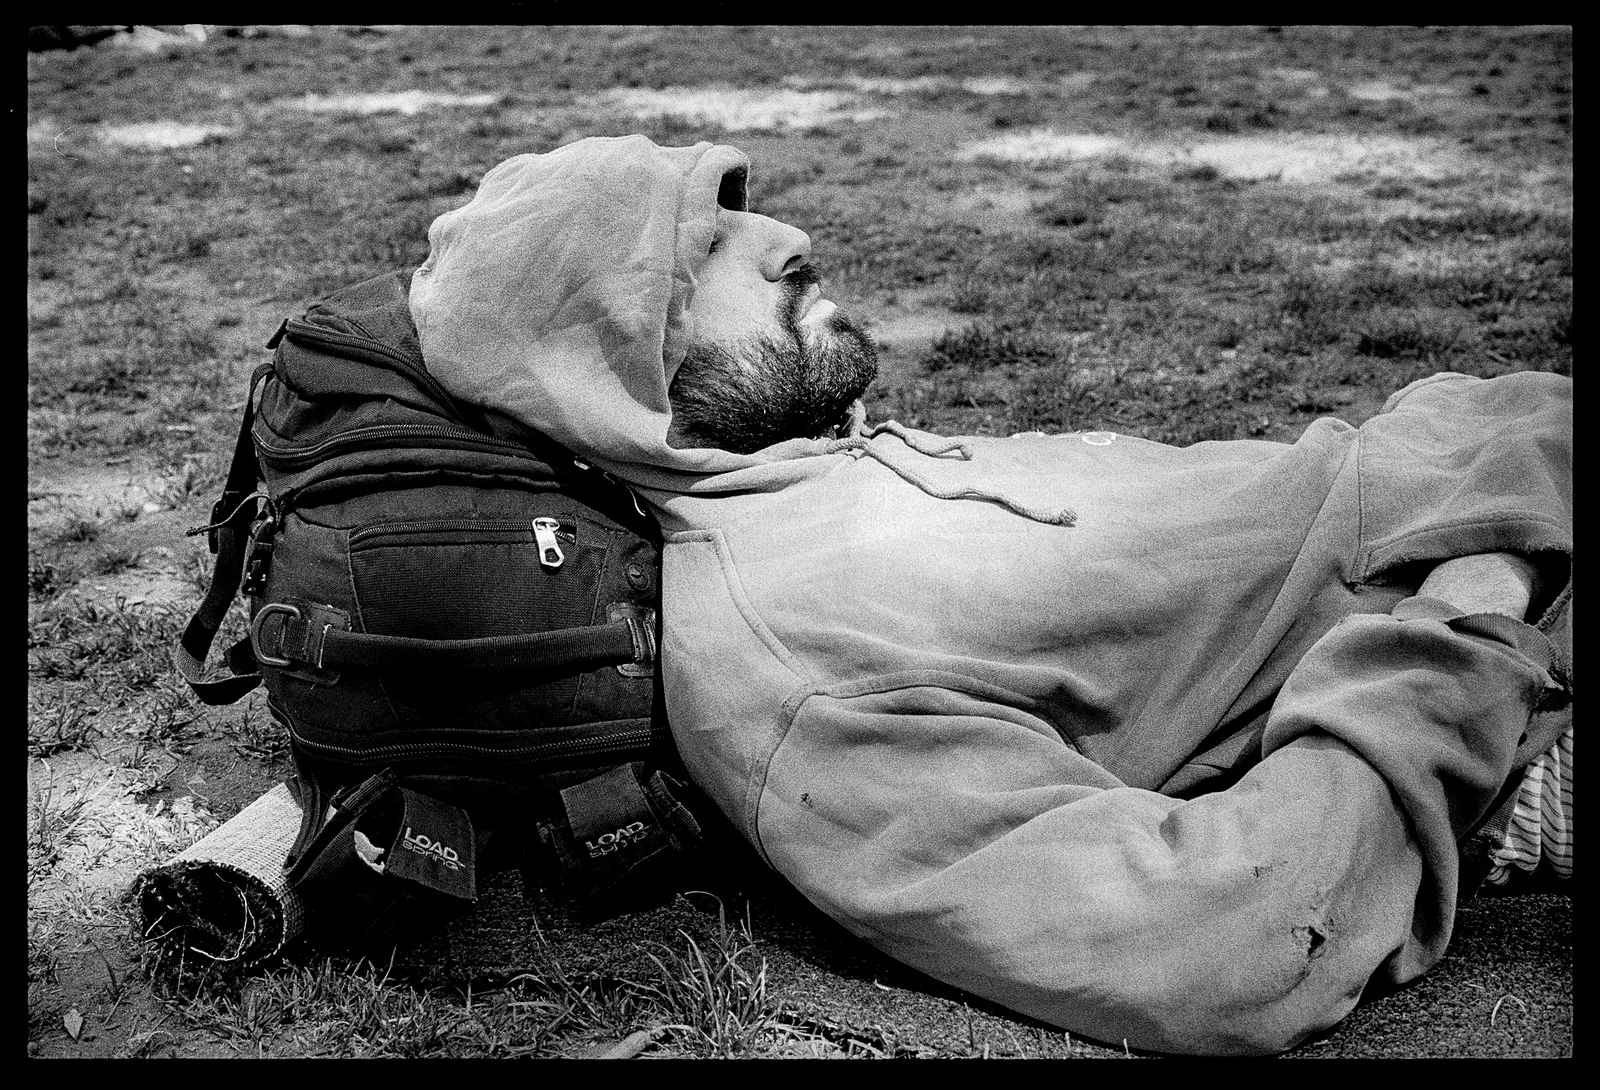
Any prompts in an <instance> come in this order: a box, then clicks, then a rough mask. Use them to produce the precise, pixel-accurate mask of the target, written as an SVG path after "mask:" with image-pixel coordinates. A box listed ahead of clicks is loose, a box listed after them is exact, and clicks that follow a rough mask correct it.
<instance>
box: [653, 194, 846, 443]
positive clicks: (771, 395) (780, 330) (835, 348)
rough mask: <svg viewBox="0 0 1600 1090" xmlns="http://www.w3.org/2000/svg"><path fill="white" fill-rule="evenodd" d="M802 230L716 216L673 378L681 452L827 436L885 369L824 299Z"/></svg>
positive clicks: (734, 215) (748, 217)
mask: <svg viewBox="0 0 1600 1090" xmlns="http://www.w3.org/2000/svg"><path fill="white" fill-rule="evenodd" d="M810 258H811V240H810V239H809V238H807V237H806V234H805V232H804V231H801V230H799V229H798V228H795V227H790V226H789V225H788V224H784V223H779V222H778V221H777V220H774V219H769V218H767V217H766V216H759V215H755V214H754V213H750V212H730V211H728V210H727V209H721V208H719V209H718V210H717V232H716V237H715V239H714V241H713V243H712V247H711V252H710V253H709V254H708V255H707V257H706V260H705V263H704V265H703V266H702V267H701V269H700V271H699V274H698V276H697V286H696V288H695V292H694V296H693V297H692V298H691V299H690V300H689V308H688V309H689V316H690V318H691V319H692V321H693V328H694V341H693V343H692V345H691V346H690V348H689V351H688V353H687V355H685V357H684V360H683V364H682V366H681V367H679V369H678V373H677V374H676V375H675V376H674V378H673V380H672V386H671V389H670V390H669V396H670V397H671V400H672V408H673V418H672V427H671V429H670V430H669V432H668V434H667V440H668V442H669V443H671V444H672V445H673V446H675V447H679V448H683V447H717V448H721V449H723V450H730V451H734V452H736V453H740V454H749V453H752V452H754V451H757V450H760V449H762V448H763V447H767V446H771V445H772V444H773V443H777V442H781V441H782V440H784V439H794V438H814V437H817V436H820V435H825V434H829V433H831V432H832V430H833V429H834V428H835V427H836V426H838V425H839V424H840V423H842V422H844V420H845V419H846V417H847V415H848V412H849V409H850V406H851V404H852V403H854V402H855V401H856V399H857V398H859V397H860V396H861V394H862V393H863V392H864V391H865V390H866V388H867V385H868V384H869V383H871V381H872V380H873V378H875V377H876V376H877V373H878V354H877V349H876V348H875V347H874V346H873V344H872V341H871V339H870V338H869V337H867V335H866V334H865V333H864V332H862V331H861V330H860V329H859V328H858V327H857V326H856V325H855V324H854V323H852V322H851V321H850V320H849V319H847V318H846V317H845V316H844V315H843V314H840V313H839V312H838V311H837V310H836V309H835V308H834V305H833V303H831V302H829V301H828V300H826V299H823V298H822V293H821V290H820V284H819V282H818V277H817V274H816V271H815V270H814V269H813V268H812V266H811V264H810Z"/></svg>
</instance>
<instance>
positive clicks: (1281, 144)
mask: <svg viewBox="0 0 1600 1090" xmlns="http://www.w3.org/2000/svg"><path fill="white" fill-rule="evenodd" d="M956 156H957V158H959V159H962V160H968V161H971V160H978V159H991V160H996V161H1000V162H1020V163H1032V164H1057V163H1073V162H1082V161H1086V160H1096V159H1108V158H1112V157H1121V158H1123V159H1128V160H1132V161H1134V162H1139V163H1144V164H1149V165H1152V166H1157V167H1164V168H1168V169H1173V168H1181V167H1185V166H1190V167H1192V166H1209V167H1212V168H1214V169H1215V170H1216V171H1217V172H1218V173H1219V174H1220V175H1221V176H1222V177H1225V178H1235V179H1239V180H1242V181H1260V180H1264V179H1270V180H1273V181H1281V182H1287V183H1293V184H1299V185H1328V184H1331V183H1333V182H1335V181H1336V180H1338V179H1341V178H1343V177H1346V176H1349V175H1351V174H1353V173H1357V172H1366V173H1372V174H1378V175H1382V176H1384V177H1401V178H1412V179H1425V180H1434V179H1438V178H1442V177H1447V176H1449V175H1450V174H1452V173H1456V172H1459V171H1461V170H1463V169H1466V167H1465V161H1464V160H1463V157H1462V156H1461V155H1460V153H1459V152H1458V151H1456V150H1455V149H1454V148H1453V147H1451V146H1450V145H1447V144H1445V143H1444V142H1442V141H1438V140H1420V139H1405V138H1401V137H1375V136H1374V137H1367V136H1354V135H1350V136H1336V135H1319V134H1283V135H1273V136H1238V137H1224V138H1218V139H1210V140H1195V139H1192V138H1191V139H1187V140H1175V139H1158V138H1140V137H1123V136H1107V135H1102V134H1097V133H1061V132H1056V131H1055V130H1053V129H1048V128H1046V129H1035V130H1031V131H1028V132H1022V133H1007V134H1005V135H1002V136H996V137H991V138H989V139H987V140H982V141H977V142H974V143H970V144H966V145H964V146H963V147H961V148H960V149H958V150H957V152H956Z"/></svg>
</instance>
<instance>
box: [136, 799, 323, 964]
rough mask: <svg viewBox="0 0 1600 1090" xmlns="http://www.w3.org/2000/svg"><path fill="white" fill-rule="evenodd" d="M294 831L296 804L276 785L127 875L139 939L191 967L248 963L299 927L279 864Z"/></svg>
mask: <svg viewBox="0 0 1600 1090" xmlns="http://www.w3.org/2000/svg"><path fill="white" fill-rule="evenodd" d="M299 832H300V805H299V803H298V802H296V801H295V797H294V795H293V793H292V792H290V790H289V785H288V784H282V783H280V784H279V785H278V786H277V787H274V788H273V789H272V790H271V791H268V792H267V793H266V794H265V795H262V796H261V797H260V798H258V799H256V801H254V802H252V803H251V804H250V805H249V806H246V807H245V808H244V809H243V810H241V811H239V813H238V814H237V815H236V816H235V817H233V818H232V819H230V820H229V821H227V822H225V823H224V824H223V825H221V826H220V827H219V828H217V829H215V830H213V831H212V832H211V833H210V834H208V835H207V836H205V837H203V838H201V839H200V840H198V841H196V842H195V843H194V844H192V845H190V846H189V847H188V848H185V849H184V850H183V851H182V852H180V853H179V854H178V855H177V856H176V857H174V858H173V859H172V860H171V861H169V862H167V863H164V864H162V865H161V866H159V867H152V868H151V869H150V870H147V871H145V872H144V873H143V874H141V875H140V876H139V877H138V878H137V879H135V880H134V883H133V886H132V889H131V890H130V893H129V897H130V899H131V901H132V904H133V909H134V913H135V918H136V920H137V922H138V926H139V929H140V932H141V933H142V935H143V936H144V938H145V939H146V940H147V941H149V942H151V943H154V944H155V945H156V946H157V947H158V948H159V949H161V950H163V951H164V952H166V953H170V954H171V956H172V957H173V958H180V957H181V958H183V959H185V960H187V961H188V964H189V965H190V966H192V967H195V968H199V965H197V962H200V963H204V962H205V961H206V960H207V959H209V960H210V961H212V962H218V963H225V964H227V965H229V966H231V967H234V968H241V969H242V968H249V967H250V966H252V965H255V964H256V963H258V962H261V961H264V960H266V959H267V958H269V957H271V956H272V955H274V954H276V953H277V952H278V951H279V950H281V949H283V947H284V946H285V945H286V944H287V943H288V942H289V941H290V940H292V939H294V938H295V937H297V936H298V935H300V934H301V933H302V932H303V931H304V930H305V924H306V909H305V904H304V902H303V901H302V900H301V898H300V896H299V895H298V894H297V893H295V891H294V890H293V889H291V888H290V886H289V881H288V877H287V875H286V874H285V872H284V861H285V860H286V859H287V858H288V856H289V849H290V848H291V847H292V846H293V845H294V842H295V838H296V837H297V836H298V835H299Z"/></svg>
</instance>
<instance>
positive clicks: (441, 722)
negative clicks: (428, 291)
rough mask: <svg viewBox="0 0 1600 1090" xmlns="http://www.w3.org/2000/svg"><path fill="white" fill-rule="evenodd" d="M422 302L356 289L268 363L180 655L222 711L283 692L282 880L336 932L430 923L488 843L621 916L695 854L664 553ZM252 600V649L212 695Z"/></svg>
mask: <svg viewBox="0 0 1600 1090" xmlns="http://www.w3.org/2000/svg"><path fill="white" fill-rule="evenodd" d="M407 282H408V275H407V274H404V273H396V274H391V275H388V276H383V277H378V278H376V279H373V280H368V281H365V282H364V283H361V284H358V285H355V286H354V287H351V288H347V289H345V290H343V291H340V292H337V293H335V294H333V295H331V296H329V297H327V298H326V299H323V300H320V301H318V302H317V303H315V304H313V305H312V306H311V307H310V308H309V309H308V310H307V312H306V313H305V315H304V316H303V317H302V318H298V319H288V320H286V321H285V322H284V323H283V324H282V325H280V327H279V329H278V331H277V332H276V333H275V334H274V335H273V337H272V339H271V340H270V341H269V342H268V344H267V347H268V348H271V349H275V352H274V356H273V360H272V362H271V363H268V364H263V365H262V366H261V367H259V368H258V369H257V370H256V372H255V373H254V375H253V376H252V378H251V382H250V393H249V396H248V397H247V398H246V404H245V409H244V417H243V420H242V422H241V425H240V429H239V438H238V443H237V445H236V447H235V450H234V454H233V461H232V464H231V466H230V469H229V474H228V479H227V483H226V485H225V486H224V491H223V495H222V498H221V499H220V500H219V501H218V502H217V503H216V505H215V506H214V507H213V509H212V515H211V520H210V525H208V526H205V527H197V528H196V529H195V530H192V531H190V533H192V534H194V533H206V534H207V535H208V540H209V544H210V547H211V550H212V551H213V552H214V553H216V555H217V560H216V569H215V574H214V576H213V581H212V585H211V588H210V590H209V592H208V593H207V595H206V597H205V599H204V601H203V602H202V604H201V606H200V608H199V610H198V611H197V612H196V614H195V616H194V618H193V619H192V620H191V621H190V622H189V625H188V627H187V629H186V630H185V632H184V634H183V637H182V639H181V646H180V647H179V648H178V649H177V651H176V654H175V660H176V662H177V665H178V667H179V669H180V671H181V672H182V673H183V675H184V677H185V678H186V679H187V680H188V681H189V683H190V685H191V686H192V688H193V689H194V691H195V693H196V694H197V695H198V696H199V698H200V699H201V700H202V701H204V702H205V703H208V704H225V703H232V702H233V701H235V700H238V699H239V698H240V697H241V696H243V695H244V694H245V693H246V692H248V691H250V689H252V688H254V686H255V685H256V684H257V683H259V682H265V685H266V689H267V693H268V707H269V708H270V710H271V714H272V716H273V717H274V718H275V719H276V720H277V722H278V723H280V724H282V725H283V727H284V728H285V729H286V730H287V731H288V736H289V742H290V750H291V753H292V756H293V760H294V765H295V779H294V781H293V785H294V787H295V790H296V793H297V795H298V798H299V802H300V805H301V810H302V814H303V821H302V825H301V829H300V835H299V838H298V840H297V841H296V843H295V845H294V848H293V850H292V852H291V854H290V858H289V861H288V863H287V864H286V866H287V867H288V869H289V880H290V882H291V884H292V885H294V887H295V888H296V890H297V891H298V892H299V893H300V894H301V895H302V897H303V899H304V900H305V902H306V904H307V907H308V909H309V914H310V917H311V925H312V926H313V927H314V928H316V929H317V930H318V931H321V932H323V933H324V934H335V933H337V935H338V936H339V937H340V938H341V939H342V940H351V941H353V940H356V939H358V938H360V937H361V936H366V937H368V938H371V939H377V940H384V941H387V940H389V939H392V938H396V937H400V936H402V935H404V934H406V933H408V932H414V931H416V930H419V929H421V928H423V927H426V926H428V925H430V924H434V923H437V922H438V921H440V920H441V919H443V918H445V917H447V916H448V915H450V914H451V913H453V912H454V911H456V910H459V909H460V908H461V907H464V906H465V905H467V904H469V903H471V901H472V900H473V899H474V898H475V897H476V891H477V873H478V871H479V870H480V869H482V865H483V858H484V856H485V853H486V852H487V851H490V850H491V848H490V841H491V839H492V840H493V841H495V845H494V849H493V850H494V851H495V852H496V856H495V858H496V859H498V860H499V861H501V862H505V863H507V864H508V865H509V864H513V863H514V864H516V865H520V866H522V867H523V868H524V870H525V871H526V872H529V873H530V874H531V875H532V876H533V877H534V879H535V880H536V881H539V882H540V884H545V882H544V879H545V877H547V876H550V875H559V877H560V884H561V886H562V887H563V888H564V889H565V890H566V891H567V892H568V893H570V894H572V895H574V896H575V898H576V899H577V900H578V901H579V904H580V907H581V908H584V909H587V910H589V911H590V912H593V913H603V912H608V911H614V910H616V909H617V908H620V907H625V906H626V905H627V904H628V903H629V902H630V900H634V899H637V898H639V897H642V896H646V895H648V894H649V893H650V892H652V891H655V890H657V889H658V888H659V887H660V886H661V885H662V884H663V883H664V882H665V881H668V880H670V878H671V877H673V873H672V872H673V871H674V870H675V869H676V868H677V866H678V865H679V864H680V863H681V862H682V861H683V853H684V852H686V851H688V850H689V849H690V848H691V846H692V845H693V844H694V843H695V842H696V841H697V840H698V839H699V836H700V832H699V826H698V823H697V822H696V820H695V818H694V815H693V813H692V812H691V811H690V810H689V809H688V808H687V807H686V806H685V805H684V800H685V799H686V798H690V797H692V791H691V790H690V789H688V788H686V787H685V785H684V784H683V782H681V780H680V779H679V778H677V777H681V776H682V770H681V765H679V764H678V763H677V759H676V754H675V751H674V750H673V747H672V742H671V737H670V735H669V733H668V730H667V727H666V723H665V721H664V719H663V717H662V714H661V706H662V705H661V701H660V699H659V689H658V681H657V678H656V676H655V674H656V671H655V669H654V663H655V654H656V645H657V637H658V629H657V605H658V603H659V601H660V591H659V588H660V548H659V543H660V535H659V531H658V529H657V527H656V526H655V524H654V521H653V520H652V519H651V518H650V517H649V516H648V515H647V514H646V513H645V511H644V510H643V508H642V507H641V506H640V505H639V504H638V502H637V500H636V499H635V497H634V496H633V495H632V493H631V492H629V490H628V489H627V488H626V487H625V486H623V485H622V484H620V483H619V482H616V481H615V480H613V479H612V478H610V477H609V476H608V475H607V474H605V473H603V472H601V471H599V470H596V469H593V468H591V467H589V466H588V465H586V464H585V463H583V462H582V461H579V460H578V459H576V458H575V457H573V455H572V454H571V453H570V452H568V451H567V450H565V449H564V448H562V447H560V446H559V445H557V444H556V443H554V442H553V441H551V440H549V439H548V438H546V437H544V436H542V435H539V434H537V433H535V432H533V431H531V430H530V429H527V428H526V427H524V426H521V425H519V424H517V423H515V422H513V421H511V420H510V418H508V417H505V416H502V415H499V414H493V413H487V412H483V411H480V410H475V409H473V408H472V407H469V406H465V405H461V404H459V403H457V402H456V401H455V400H454V399H452V398H451V396H450V395H449V394H448V393H447V392H446V391H445V390H444V388H443V387H442V386H440V385H439V383H438V381H437V380H436V379H435V378H434V377H433V376H432V375H430V374H429V373H428V371H427V368H426V367H425V365H424V363H423V359H422V354H421V348H420V345H419V343H418V340H417V334H416V329H415V326H414V325H413V324H412V321H411V316H410V311H409V307H408V306H407V291H406V285H407ZM258 386H259V387H260V396H259V398H258V397H257V396H256V394H257V387H258ZM236 588H237V590H238V592H240V593H243V594H244V595H245V596H246V597H247V598H248V600H249V606H250V614H251V624H250V634H249V637H248V638H247V639H244V640H240V641H239V642H238V643H237V644H235V645H234V646H233V647H232V648H230V649H229V650H228V652H227V653H226V655H225V657H224V658H225V662H226V665H227V669H228V672H227V673H226V674H224V675H223V676H221V677H218V678H212V679H207V678H205V677H204V676H203V663H204V662H205V658H206V654H207V652H208V650H209V649H210V646H211V643H212V641H213V639H214V638H215V636H216V633H217V630H218V628H219V627H220V625H221V623H222V620H223V618H224V616H225V615H226V613H227V611H228V608H229V606H230V604H231V602H232V600H233V597H234V594H235V592H236ZM674 773H676V774H677V775H676V776H675V775H674Z"/></svg>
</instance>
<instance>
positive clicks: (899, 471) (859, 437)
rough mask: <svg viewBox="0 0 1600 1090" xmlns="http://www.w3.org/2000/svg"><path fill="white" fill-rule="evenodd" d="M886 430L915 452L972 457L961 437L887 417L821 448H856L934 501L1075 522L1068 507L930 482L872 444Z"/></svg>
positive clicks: (1039, 519)
mask: <svg viewBox="0 0 1600 1090" xmlns="http://www.w3.org/2000/svg"><path fill="white" fill-rule="evenodd" d="M884 432H887V433H888V434H890V435H892V436H894V437H895V438H896V439H898V440H900V441H901V442H902V443H904V444H905V445H906V446H907V447H909V448H910V449H912V450H914V451H916V452H917V453H918V454H922V455H925V456H927V457H929V458H938V457H940V456H942V455H945V454H951V453H955V454H959V455H960V456H961V461H963V462H970V461H971V460H972V447H971V446H970V445H969V444H968V443H966V442H965V441H964V440H961V439H946V438H943V437H940V436H915V435H912V434H910V433H909V432H907V431H906V429H905V428H904V427H902V426H901V425H900V424H899V423H898V422H896V421H894V420H887V421H885V422H884V423H882V424H878V425H876V426H874V427H872V428H869V429H866V430H865V431H864V432H858V433H857V434H854V435H851V436H848V437H846V438H844V439H835V440H834V441H833V442H831V443H829V444H828V446H827V448H826V449H825V450H824V451H823V453H824V454H843V453H845V452H846V451H860V452H861V453H862V454H865V455H866V456H867V457H869V458H871V459H872V460H873V461H875V462H877V463H879V464H880V465H883V466H884V467H886V468H887V469H889V470H890V471H891V472H893V473H894V474H895V475H896V476H897V477H899V478H900V479H901V480H903V481H905V482H906V483H907V484H910V485H914V486H915V487H917V488H918V489H920V490H921V491H922V492H924V493H925V494H927V495H929V496H932V497H933V498H934V499H936V500H962V499H974V500H990V501H992V502H994V503H999V504H1002V505H1004V506H1006V507H1008V508H1010V509H1011V510H1013V511H1015V512H1016V513H1017V514H1019V515H1022V516H1023V517H1025V518H1030V519H1032V520H1033V521H1034V522H1043V523H1047V524H1051V525H1056V526H1073V525H1075V524H1076V523H1077V521H1078V514H1077V512H1076V511H1074V510H1072V508H1070V507H1058V508H1044V507H1039V506H1036V505H1034V504H1031V503H1026V502H1023V501H1021V500H1017V499H1013V498H1011V497H1009V496H1004V495H1001V494H1000V493H998V492H991V491H988V490H986V489H982V488H971V487H962V486H956V487H942V486H940V485H936V484H934V483H933V482H932V481H930V480H928V478H926V477H924V476H923V475H922V474H921V473H918V472H917V471H916V470H914V469H912V468H911V467H910V466H908V465H905V464H903V463H901V462H900V461H899V460H898V459H895V460H891V459H890V457H889V456H888V452H887V451H885V450H881V449H879V448H877V447H874V446H873V445H872V442H871V441H872V439H874V438H876V437H877V436H878V435H880V434H882V433H884Z"/></svg>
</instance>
